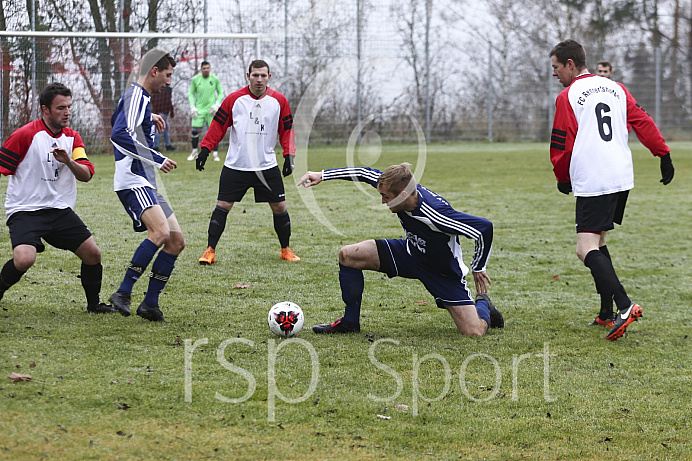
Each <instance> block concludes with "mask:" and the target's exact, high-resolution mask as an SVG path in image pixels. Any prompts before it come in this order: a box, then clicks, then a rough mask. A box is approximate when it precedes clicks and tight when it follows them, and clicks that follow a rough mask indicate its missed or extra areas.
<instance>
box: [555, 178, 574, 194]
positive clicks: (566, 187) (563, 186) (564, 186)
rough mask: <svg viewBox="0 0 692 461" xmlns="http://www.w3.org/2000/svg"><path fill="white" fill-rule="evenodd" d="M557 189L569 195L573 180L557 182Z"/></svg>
mask: <svg viewBox="0 0 692 461" xmlns="http://www.w3.org/2000/svg"><path fill="white" fill-rule="evenodd" d="M557 190H559V191H560V192H562V193H563V194H566V195H569V193H570V192H572V181H567V182H560V181H558V182H557Z"/></svg>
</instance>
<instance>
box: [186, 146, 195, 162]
mask: <svg viewBox="0 0 692 461" xmlns="http://www.w3.org/2000/svg"><path fill="white" fill-rule="evenodd" d="M196 158H197V148H196V147H195V148H194V149H192V152H190V155H189V156H188V157H187V159H188V161H190V162H191V161H193V160H194V159H196Z"/></svg>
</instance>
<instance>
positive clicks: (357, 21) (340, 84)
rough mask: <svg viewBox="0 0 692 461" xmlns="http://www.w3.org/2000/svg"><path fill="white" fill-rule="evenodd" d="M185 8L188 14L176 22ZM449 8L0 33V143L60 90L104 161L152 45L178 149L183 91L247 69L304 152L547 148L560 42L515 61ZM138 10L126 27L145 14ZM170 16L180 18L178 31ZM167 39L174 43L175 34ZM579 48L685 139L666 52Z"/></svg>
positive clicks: (234, 81)
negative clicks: (48, 91) (472, 144)
mask: <svg viewBox="0 0 692 461" xmlns="http://www.w3.org/2000/svg"><path fill="white" fill-rule="evenodd" d="M128 4H130V3H128ZM186 5H187V6H189V5H192V7H193V8H192V10H193V11H194V13H191V12H190V11H188V10H186V9H183V7H185V6H186ZM457 5H458V3H457V2H455V1H454V0H445V1H444V2H436V3H433V2H432V1H431V0H427V1H424V0H423V1H416V0H407V1H404V2H391V3H390V2H368V1H366V0H325V1H323V2H316V1H313V0H297V1H291V0H283V1H277V0H270V1H268V2H264V3H262V4H257V3H255V2H249V1H247V0H235V1H232V2H212V1H211V0H210V3H207V2H206V1H205V2H204V3H203V4H202V3H200V2H199V1H197V2H196V3H195V2H192V1H181V2H180V3H179V4H177V6H173V7H172V8H173V9H171V10H166V11H168V13H167V14H168V16H166V20H165V21H164V20H163V19H162V15H163V13H160V14H159V17H158V19H159V21H158V24H159V25H160V27H158V32H149V33H135V32H129V33H128V32H119V33H117V32H112V33H107V32H104V33H93V32H87V31H84V32H58V31H57V29H58V28H51V30H56V31H55V32H35V31H31V30H24V31H23V32H21V33H20V32H17V31H15V32H9V31H4V32H0V47H1V49H2V72H1V73H0V87H1V89H2V104H0V124H1V126H0V133H1V134H2V136H3V139H4V138H6V137H7V136H8V135H9V134H10V133H11V132H12V131H13V130H15V129H16V128H18V127H19V126H22V125H23V124H25V123H27V122H28V121H30V120H31V119H33V118H36V117H38V114H39V112H38V107H37V105H38V102H37V99H38V98H37V95H38V93H39V92H40V89H41V88H43V87H44V86H45V85H46V84H48V83H51V82H53V81H59V82H61V83H65V84H66V85H67V86H69V87H70V88H71V89H72V90H73V93H74V96H73V114H72V121H71V126H73V127H74V128H75V129H77V130H78V131H79V132H80V133H81V134H82V135H83V137H84V138H85V142H86V143H87V145H88V146H90V150H91V151H92V152H93V151H104V152H105V151H109V150H110V142H109V136H110V116H111V114H112V113H113V111H114V109H115V107H116V105H117V102H118V99H119V97H120V95H121V94H122V93H123V91H124V88H125V85H126V84H127V82H128V81H129V79H130V78H131V76H132V72H133V71H136V70H137V69H136V67H137V61H138V59H139V58H140V57H141V56H142V55H143V53H144V52H146V51H147V50H148V49H150V48H152V47H154V46H156V47H159V48H162V49H164V50H166V51H169V52H170V53H171V54H172V55H173V56H174V57H175V58H176V60H177V61H178V65H177V67H176V68H175V72H174V74H173V82H172V88H173V103H174V106H175V115H176V116H175V118H173V119H171V120H169V123H170V125H171V136H172V139H173V141H174V142H175V143H176V145H177V146H178V147H179V148H181V149H182V148H184V149H187V146H188V145H189V136H190V117H189V103H188V91H189V84H190V79H191V78H192V76H193V75H194V74H195V73H196V72H198V71H199V66H200V63H201V62H202V61H203V60H206V61H209V62H210V63H211V66H212V73H214V74H216V75H217V76H218V77H219V78H220V80H221V82H222V86H223V88H224V93H225V94H229V93H230V92H232V91H234V90H236V89H238V88H240V87H242V86H244V85H245V84H246V80H245V73H246V72H247V65H248V63H249V62H250V61H252V60H253V59H257V58H260V59H264V60H265V61H267V62H268V63H269V64H270V66H271V72H272V80H271V82H270V86H272V87H274V88H276V89H278V90H279V91H281V92H283V93H284V94H285V95H286V96H287V97H288V99H289V102H290V103H291V108H292V110H293V112H294V114H295V115H296V116H297V117H303V119H304V120H307V121H308V123H307V124H304V125H302V126H303V127H306V126H307V127H308V128H307V129H309V133H304V135H305V136H307V137H308V138H309V142H310V143H311V144H330V143H346V142H349V141H352V140H354V139H356V140H357V141H362V140H363V139H365V141H368V140H371V139H375V138H376V139H378V140H381V141H403V142H407V141H416V140H417V139H419V137H420V135H421V132H422V133H423V134H424V135H425V137H426V138H427V139H428V140H429V141H462V140H464V141H466V140H468V141H479V140H490V141H497V142H502V141H546V140H547V139H548V138H549V133H550V126H551V124H552V114H553V105H554V100H555V97H556V96H557V94H558V93H559V92H560V91H561V90H562V87H561V86H560V85H559V83H558V82H557V80H556V79H555V78H553V77H552V76H551V73H552V70H551V68H550V60H549V59H548V57H547V54H548V51H549V50H550V48H552V45H554V43H556V42H557V41H558V40H547V39H546V40H544V43H543V44H541V43H539V44H538V45H537V46H535V47H533V48H526V49H522V48H518V47H512V46H511V43H512V40H511V38H507V37H505V38H504V39H503V38H502V34H493V33H492V32H496V31H493V30H492V29H489V30H488V34H487V35H486V36H478V35H468V34H465V33H464V30H462V29H463V28H462V27H461V26H462V24H461V23H458V22H455V21H458V20H455V19H454V17H450V16H448V15H447V14H448V13H449V11H450V10H451V9H452V8H453V7H455V6H457ZM176 8H177V10H176ZM140 10H141V8H140ZM140 10H136V9H134V8H133V9H132V11H131V13H128V14H132V17H133V18H134V17H135V16H136V15H137V14H140V15H144V13H142V12H141V11H140ZM138 11H139V13H138ZM176 12H177V13H176ZM476 13H477V14H479V15H480V16H479V17H481V18H482V17H483V16H482V14H481V13H482V12H476ZM82 14H84V15H87V16H88V13H82ZM176 14H178V16H179V17H180V18H187V19H185V22H178V23H175V22H174V21H173V19H172V18H174V17H175V15H176ZM190 18H193V19H190ZM132 21H134V19H133V20H132ZM166 21H167V22H166ZM181 21H182V20H181ZM479 21H482V19H479ZM121 22H122V21H121ZM10 25H11V24H10ZM176 26H177V27H176ZM455 26H456V27H455ZM32 27H34V26H32ZM489 27H490V26H489ZM18 28H22V27H19V26H18ZM23 28H24V29H27V27H26V26H23ZM34 28H36V27H34ZM174 28H177V30H178V31H176V32H171V30H172V29H174ZM8 29H9V27H8ZM229 31H233V33H232V34H230V33H228V32H229ZM562 38H566V37H562ZM581 41H582V42H583V43H584V45H585V47H586V49H587V57H588V58H589V62H588V65H589V69H590V70H591V71H595V67H596V62H597V61H599V60H601V59H608V60H610V61H611V62H613V65H614V70H615V76H614V78H615V79H616V80H618V81H621V82H623V83H624V84H625V85H626V86H627V87H628V89H629V90H630V92H631V93H632V94H633V95H634V97H635V98H636V99H637V100H638V101H639V103H640V104H641V105H642V106H643V107H644V108H645V109H646V110H647V111H648V112H649V113H650V114H651V115H652V116H653V117H654V118H655V120H656V121H657V123H658V125H659V127H660V128H661V131H662V132H663V133H664V136H666V138H668V139H685V138H687V137H689V134H688V133H690V128H692V126H691V125H692V120H691V116H690V106H691V105H692V104H691V101H690V89H689V86H690V84H689V78H688V77H687V76H689V75H690V72H689V63H688V61H687V60H686V59H683V58H682V57H679V58H678V59H676V60H675V61H674V62H675V63H676V64H674V65H671V64H670V62H671V61H670V57H671V56H670V53H671V51H670V50H667V51H662V50H661V49H660V48H658V47H654V46H652V45H650V44H648V43H646V41H645V40H639V41H628V42H626V43H624V44H621V45H613V46H610V47H608V48H607V50H608V52H607V53H606V52H602V54H603V55H601V56H594V55H591V54H590V50H591V49H592V48H593V49H603V47H602V46H598V47H597V46H596V44H595V43H594V45H593V46H592V45H591V43H590V41H589V40H588V39H586V40H581ZM681 56H682V54H681ZM683 57H684V56H683ZM662 63H665V65H664V64H662Z"/></svg>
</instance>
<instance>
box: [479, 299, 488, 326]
mask: <svg viewBox="0 0 692 461" xmlns="http://www.w3.org/2000/svg"><path fill="white" fill-rule="evenodd" d="M476 312H478V317H479V318H481V319H483V320H485V323H487V324H488V326H490V307H489V306H488V301H486V300H485V299H483V298H480V299H477V300H476Z"/></svg>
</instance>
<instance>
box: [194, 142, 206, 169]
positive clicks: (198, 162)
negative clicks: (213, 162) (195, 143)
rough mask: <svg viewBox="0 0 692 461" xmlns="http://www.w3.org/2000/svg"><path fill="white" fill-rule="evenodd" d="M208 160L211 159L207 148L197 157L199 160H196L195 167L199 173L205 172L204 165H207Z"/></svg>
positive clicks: (203, 148)
mask: <svg viewBox="0 0 692 461" xmlns="http://www.w3.org/2000/svg"><path fill="white" fill-rule="evenodd" d="M208 158H209V149H207V148H206V147H202V151H201V152H200V153H199V155H198V156H197V160H195V167H196V168H197V169H198V170H199V171H204V164H205V163H207V159H208Z"/></svg>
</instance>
